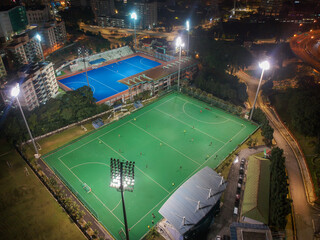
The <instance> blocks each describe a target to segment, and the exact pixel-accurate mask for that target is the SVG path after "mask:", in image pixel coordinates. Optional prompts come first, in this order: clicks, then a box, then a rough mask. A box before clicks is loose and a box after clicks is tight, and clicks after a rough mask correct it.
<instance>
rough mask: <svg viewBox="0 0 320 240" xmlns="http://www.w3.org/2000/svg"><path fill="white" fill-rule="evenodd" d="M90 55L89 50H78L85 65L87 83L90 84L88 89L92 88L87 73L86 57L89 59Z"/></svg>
mask: <svg viewBox="0 0 320 240" xmlns="http://www.w3.org/2000/svg"><path fill="white" fill-rule="evenodd" d="M88 55H89V52H88V50H87V49H85V48H84V47H79V48H78V56H79V57H80V58H82V60H83V64H84V70H85V72H86V78H87V83H88V87H90V84H89V78H88V72H87V65H86V59H85V58H86V57H88Z"/></svg>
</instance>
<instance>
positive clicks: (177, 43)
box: [176, 37, 184, 91]
mask: <svg viewBox="0 0 320 240" xmlns="http://www.w3.org/2000/svg"><path fill="white" fill-rule="evenodd" d="M176 46H177V48H179V69H178V91H180V65H181V48H182V47H184V43H183V42H182V40H181V37H178V38H177V40H176Z"/></svg>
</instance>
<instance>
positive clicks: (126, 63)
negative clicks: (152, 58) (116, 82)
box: [124, 62, 148, 71]
mask: <svg viewBox="0 0 320 240" xmlns="http://www.w3.org/2000/svg"><path fill="white" fill-rule="evenodd" d="M124 63H126V64H129V65H131V66H133V67H136V68H140V69H141V70H143V71H146V70H148V69H144V68H141V67H138V66H136V65H134V64H132V63H128V62H124Z"/></svg>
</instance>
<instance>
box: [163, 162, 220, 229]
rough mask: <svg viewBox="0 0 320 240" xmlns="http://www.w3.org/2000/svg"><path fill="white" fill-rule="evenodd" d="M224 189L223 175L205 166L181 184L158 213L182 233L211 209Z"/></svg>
mask: <svg viewBox="0 0 320 240" xmlns="http://www.w3.org/2000/svg"><path fill="white" fill-rule="evenodd" d="M225 189H226V182H225V181H224V180H223V177H221V176H219V175H218V174H217V173H216V172H215V171H213V170H212V169H211V168H209V167H205V168H203V169H201V170H200V171H199V172H197V173H196V174H194V175H193V176H192V177H191V178H189V179H188V180H187V181H186V182H185V183H184V184H182V185H181V186H180V187H179V188H178V189H177V190H176V191H175V192H174V193H173V194H172V195H171V197H170V198H169V199H168V200H167V201H166V202H165V203H164V204H163V206H162V207H161V208H160V210H159V213H160V214H161V215H162V216H163V217H164V218H166V219H167V220H168V221H169V222H170V224H171V225H173V226H174V227H175V228H176V229H177V231H179V233H180V234H181V235H183V234H185V233H186V232H187V231H189V230H190V229H191V228H192V227H193V226H194V225H196V224H197V223H198V222H199V221H200V220H201V219H202V218H203V217H204V216H205V215H206V214H207V213H208V212H209V211H210V210H211V209H212V207H213V206H214V205H215V204H216V203H217V202H218V200H219V199H220V197H221V194H222V193H223V191H224V190H225Z"/></svg>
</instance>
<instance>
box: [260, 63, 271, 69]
mask: <svg viewBox="0 0 320 240" xmlns="http://www.w3.org/2000/svg"><path fill="white" fill-rule="evenodd" d="M259 67H260V68H261V69H263V70H268V69H269V68H270V63H269V62H268V61H263V62H261V63H259Z"/></svg>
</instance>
